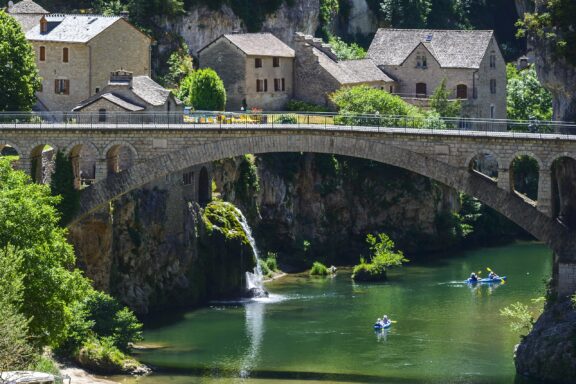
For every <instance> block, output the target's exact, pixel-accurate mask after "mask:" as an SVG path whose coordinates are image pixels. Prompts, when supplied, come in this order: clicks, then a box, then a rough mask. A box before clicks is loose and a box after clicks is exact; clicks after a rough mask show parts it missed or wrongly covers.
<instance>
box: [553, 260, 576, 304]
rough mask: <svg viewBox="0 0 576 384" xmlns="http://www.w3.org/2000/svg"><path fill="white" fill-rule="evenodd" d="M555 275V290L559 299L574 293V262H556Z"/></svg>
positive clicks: (575, 261) (575, 267) (575, 269)
mask: <svg viewBox="0 0 576 384" xmlns="http://www.w3.org/2000/svg"><path fill="white" fill-rule="evenodd" d="M554 269H555V272H556V273H555V275H556V281H557V290H558V295H559V296H560V297H564V296H569V295H573V294H574V293H576V260H568V261H567V260H562V259H561V258H560V259H559V260H557V261H556V266H555V268H554Z"/></svg>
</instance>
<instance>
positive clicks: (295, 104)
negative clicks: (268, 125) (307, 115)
mask: <svg viewBox="0 0 576 384" xmlns="http://www.w3.org/2000/svg"><path fill="white" fill-rule="evenodd" d="M286 110H287V111H293V112H328V109H327V108H326V107H323V106H321V105H317V104H310V103H307V102H305V101H302V100H295V99H292V100H290V101H289V102H288V104H286Z"/></svg>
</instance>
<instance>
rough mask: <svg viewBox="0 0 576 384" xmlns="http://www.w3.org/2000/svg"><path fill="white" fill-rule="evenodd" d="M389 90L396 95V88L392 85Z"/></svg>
mask: <svg viewBox="0 0 576 384" xmlns="http://www.w3.org/2000/svg"><path fill="white" fill-rule="evenodd" d="M388 90H389V91H390V93H394V86H392V85H391V86H390V87H389V88H388Z"/></svg>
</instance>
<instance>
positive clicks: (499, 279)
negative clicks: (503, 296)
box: [464, 276, 506, 284]
mask: <svg viewBox="0 0 576 384" xmlns="http://www.w3.org/2000/svg"><path fill="white" fill-rule="evenodd" d="M505 280H506V276H499V277H496V278H492V279H491V278H488V277H487V278H485V279H478V280H476V281H471V280H470V279H466V280H465V281H464V282H465V283H468V284H478V283H483V284H493V283H501V282H503V281H505Z"/></svg>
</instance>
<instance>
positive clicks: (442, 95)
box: [430, 79, 462, 117]
mask: <svg viewBox="0 0 576 384" xmlns="http://www.w3.org/2000/svg"><path fill="white" fill-rule="evenodd" d="M430 106H431V107H432V108H433V109H434V110H435V111H436V112H437V113H438V114H439V115H440V116H442V117H458V116H460V111H461V110H462V105H461V104H460V101H450V91H448V89H446V79H443V80H442V82H441V83H440V85H439V86H438V88H436V90H435V91H434V93H433V94H432V97H431V98H430Z"/></svg>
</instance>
